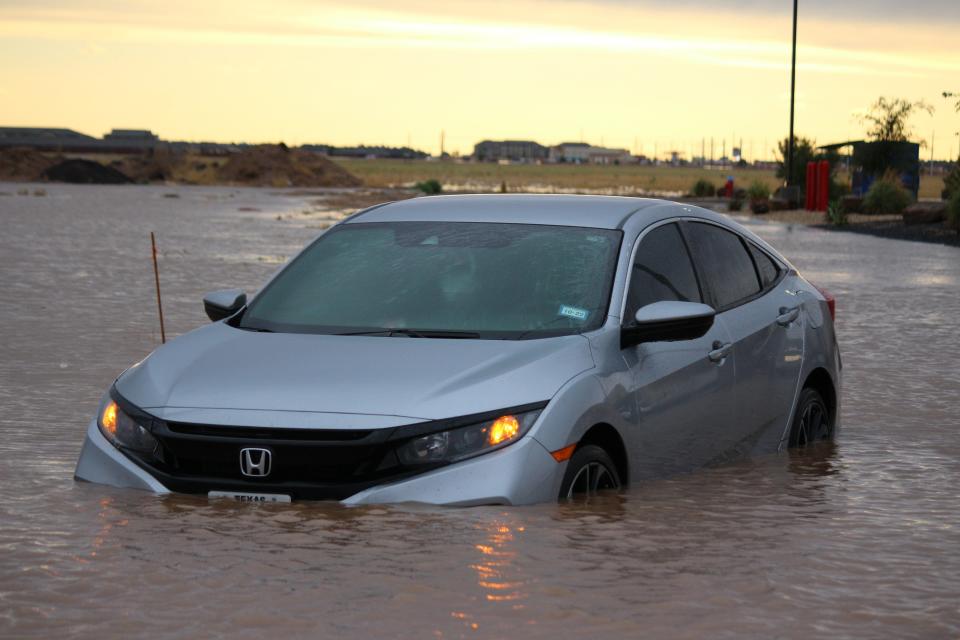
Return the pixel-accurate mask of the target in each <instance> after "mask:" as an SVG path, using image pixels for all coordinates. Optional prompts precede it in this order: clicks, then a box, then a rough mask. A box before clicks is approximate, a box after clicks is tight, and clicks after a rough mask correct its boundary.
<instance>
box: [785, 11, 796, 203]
mask: <svg viewBox="0 0 960 640" xmlns="http://www.w3.org/2000/svg"><path fill="white" fill-rule="evenodd" d="M797 1H798V0H793V52H792V54H791V58H790V138H789V139H788V140H787V180H786V182H787V186H788V187H789V186H790V182H791V181H792V179H793V95H794V85H795V84H796V79H797Z"/></svg>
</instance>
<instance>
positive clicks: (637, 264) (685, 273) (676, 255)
mask: <svg viewBox="0 0 960 640" xmlns="http://www.w3.org/2000/svg"><path fill="white" fill-rule="evenodd" d="M662 300H680V301H683V302H701V301H702V299H701V297H700V288H699V287H698V286H697V277H696V275H695V273H694V270H693V263H692V262H691V260H690V254H689V253H688V252H687V247H686V244H684V242H683V237H682V236H681V235H680V230H679V229H678V228H677V225H676V224H666V225H663V226H662V227H657V228H656V229H654V230H653V231H651V232H650V233H648V234H647V235H646V236H644V238H643V240H641V242H640V246H639V247H638V248H637V255H636V258H635V259H634V263H633V269H632V273H631V276H630V291H629V293H628V295H627V318H632V317H633V316H634V314H635V313H636V312H637V309H639V308H640V307H643V306H644V305H648V304H650V303H653V302H660V301H662Z"/></svg>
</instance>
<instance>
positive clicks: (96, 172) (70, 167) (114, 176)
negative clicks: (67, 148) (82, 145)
mask: <svg viewBox="0 0 960 640" xmlns="http://www.w3.org/2000/svg"><path fill="white" fill-rule="evenodd" d="M41 176H42V177H43V178H44V179H45V180H52V181H54V182H71V183H74V184H127V183H128V182H132V180H130V178H129V177H128V176H126V175H125V174H123V173H120V172H119V171H117V170H116V169H114V168H112V167H105V166H103V165H102V164H100V163H99V162H93V161H92V160H80V159H77V158H73V159H70V160H64V161H63V162H60V163H57V164H55V165H53V166H52V167H48V168H47V169H46V170H44V172H43V173H42V174H41Z"/></svg>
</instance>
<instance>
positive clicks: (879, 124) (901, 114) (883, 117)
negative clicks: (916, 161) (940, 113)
mask: <svg viewBox="0 0 960 640" xmlns="http://www.w3.org/2000/svg"><path fill="white" fill-rule="evenodd" d="M920 111H925V112H927V113H929V114H930V115H933V107H931V106H930V105H929V104H927V103H926V102H924V101H923V100H917V101H916V102H911V101H910V100H905V99H903V98H891V99H887V98H884V97H883V96H881V97H880V98H878V99H877V101H876V102H874V103H873V104H872V105H871V106H870V111H868V112H867V113H866V115H863V116H861V117H860V121H861V122H862V123H863V124H864V125H866V126H867V127H868V129H867V135H868V136H869V137H870V138H871V139H872V140H876V141H880V142H906V141H907V140H909V139H910V137H911V136H913V129H911V128H910V126H909V120H910V117H911V116H913V115H914V114H915V113H917V112H920ZM921 146H922V143H921Z"/></svg>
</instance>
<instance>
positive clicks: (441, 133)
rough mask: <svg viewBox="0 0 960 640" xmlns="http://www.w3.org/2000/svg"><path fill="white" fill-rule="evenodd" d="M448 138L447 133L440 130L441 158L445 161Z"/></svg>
mask: <svg viewBox="0 0 960 640" xmlns="http://www.w3.org/2000/svg"><path fill="white" fill-rule="evenodd" d="M446 136H447V132H446V131H444V130H443V129H440V158H441V159H443V146H444V142H446V140H445V138H446Z"/></svg>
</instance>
